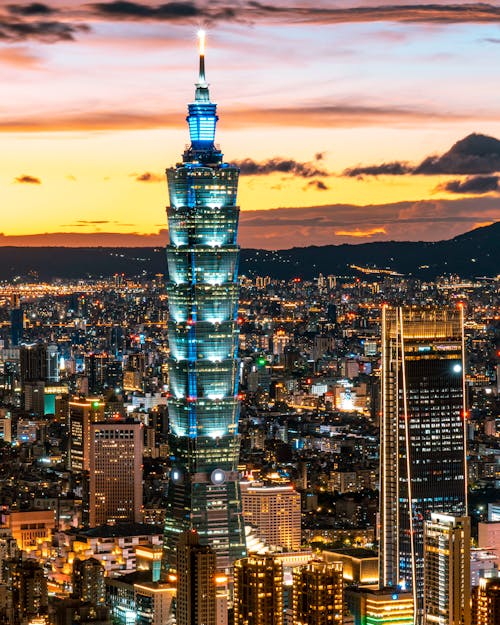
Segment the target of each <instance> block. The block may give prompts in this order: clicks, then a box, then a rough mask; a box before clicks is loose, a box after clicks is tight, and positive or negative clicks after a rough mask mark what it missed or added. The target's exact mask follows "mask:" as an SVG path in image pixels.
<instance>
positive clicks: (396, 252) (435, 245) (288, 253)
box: [0, 221, 500, 281]
mask: <svg viewBox="0 0 500 625" xmlns="http://www.w3.org/2000/svg"><path fill="white" fill-rule="evenodd" d="M353 265H355V266H356V267H360V268H367V269H373V268H375V269H381V270H389V271H393V272H397V273H400V274H403V275H407V276H414V277H419V278H424V279H431V278H434V277H436V276H439V275H446V274H458V275H460V276H463V277H467V278H472V277H475V276H490V277H494V276H496V275H498V274H500V221H497V222H496V223H494V224H491V225H490V226H484V227H481V228H476V229H475V230H471V231H470V232H466V233H465V234H461V235H459V236H456V237H454V238H453V239H450V240H447V241H437V242H424V241H418V242H409V241H382V242H376V243H360V244H357V245H349V244H343V245H325V246H321V247H318V246H308V247H294V248H292V249H289V250H279V251H276V252H273V251H269V250H257V249H242V250H241V260H240V275H247V276H249V277H250V276H255V275H269V276H271V277H273V278H279V279H290V278H293V277H301V278H304V279H310V278H313V277H315V276H317V275H318V274H320V273H322V274H323V275H331V274H334V275H364V274H363V272H362V271H360V270H358V269H355V268H353ZM116 273H123V274H125V276H127V277H132V276H152V275H154V274H156V273H163V274H166V273H167V260H166V257H165V251H164V250H163V249H162V248H158V247H155V248H150V247H148V248H142V247H141V248H109V247H92V248H70V247H0V280H8V281H12V280H14V279H18V280H21V281H26V280H32V279H40V280H52V279H54V278H62V279H78V278H99V277H109V276H112V275H114V274H116ZM370 275H376V272H375V273H371V274H370Z"/></svg>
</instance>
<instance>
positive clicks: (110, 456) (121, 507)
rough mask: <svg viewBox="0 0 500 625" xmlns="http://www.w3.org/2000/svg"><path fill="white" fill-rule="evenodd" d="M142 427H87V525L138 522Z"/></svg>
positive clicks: (114, 424)
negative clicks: (88, 438)
mask: <svg viewBox="0 0 500 625" xmlns="http://www.w3.org/2000/svg"><path fill="white" fill-rule="evenodd" d="M142 439H143V433H142V424H141V423H139V422H136V421H132V420H131V419H128V420H126V421H113V422H109V423H91V424H90V450H89V457H90V463H89V464H90V471H89V525H90V527H95V526H96V525H103V524H108V523H120V522H121V523H123V522H135V523H140V522H141V521H142V447H143V440H142Z"/></svg>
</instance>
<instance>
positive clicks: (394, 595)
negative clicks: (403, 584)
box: [345, 587, 415, 625]
mask: <svg viewBox="0 0 500 625" xmlns="http://www.w3.org/2000/svg"><path fill="white" fill-rule="evenodd" d="M345 602H346V604H347V608H348V610H349V612H350V614H351V616H352V617H353V618H354V625H415V621H414V619H413V610H414V607H413V594H412V593H411V592H400V591H397V590H395V589H385V590H383V589H382V590H377V589H376V588H371V587H365V588H363V587H361V588H347V589H346V590H345Z"/></svg>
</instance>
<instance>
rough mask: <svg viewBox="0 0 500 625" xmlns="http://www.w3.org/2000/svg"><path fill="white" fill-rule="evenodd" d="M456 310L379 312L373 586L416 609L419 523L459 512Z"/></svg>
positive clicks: (460, 396)
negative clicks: (395, 592) (404, 593)
mask: <svg viewBox="0 0 500 625" xmlns="http://www.w3.org/2000/svg"><path fill="white" fill-rule="evenodd" d="M464 366H465V362H464V335H463V309H462V308H461V307H459V308H456V309H446V308H444V309H437V308H413V307H410V308H389V307H387V306H384V308H383V310H382V393H381V395H382V397H381V400H382V417H381V424H380V447H381V449H380V459H381V462H380V486H381V487H380V522H381V529H380V579H379V584H380V587H381V588H385V587H392V588H394V589H398V588H399V589H402V590H404V589H408V590H410V589H411V590H412V592H413V594H414V600H415V606H416V619H415V620H416V625H420V624H421V622H422V608H423V553H424V550H423V524H424V520H426V519H429V518H430V513H431V512H443V513H446V514H450V515H453V516H464V515H465V514H466V510H467V471H466V450H465V425H464V424H465V417H466V407H465V393H464V385H465V378H464Z"/></svg>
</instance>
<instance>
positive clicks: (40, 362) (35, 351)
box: [19, 343, 48, 386]
mask: <svg viewBox="0 0 500 625" xmlns="http://www.w3.org/2000/svg"><path fill="white" fill-rule="evenodd" d="M19 359H20V363H21V384H22V385H23V386H24V383H25V382H33V381H36V380H46V379H47V364H48V359H47V346H46V345H45V344H44V343H32V344H30V345H22V346H21V348H20V350H19Z"/></svg>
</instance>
